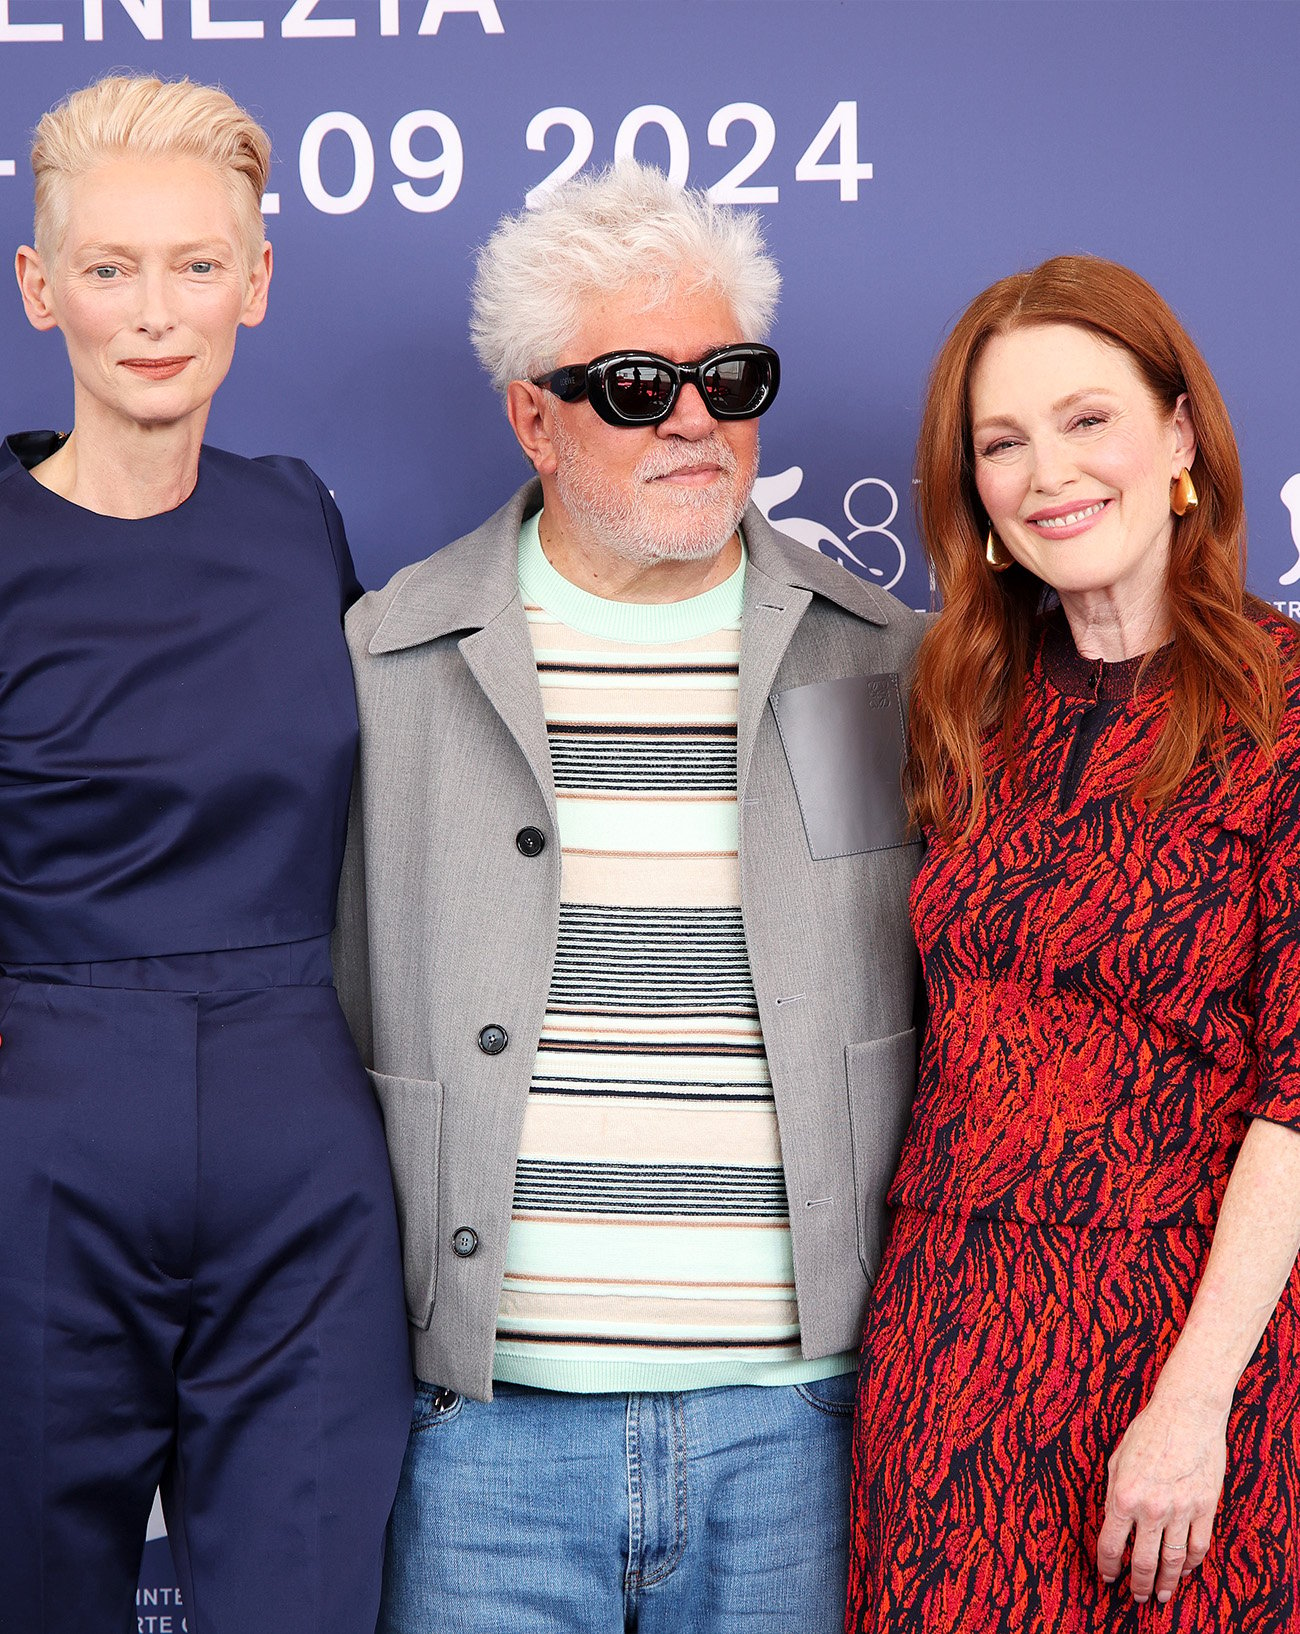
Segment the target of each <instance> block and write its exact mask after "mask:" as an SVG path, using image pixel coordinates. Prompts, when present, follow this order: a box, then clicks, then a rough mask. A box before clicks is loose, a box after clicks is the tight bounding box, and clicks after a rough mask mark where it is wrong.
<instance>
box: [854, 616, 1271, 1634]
mask: <svg viewBox="0 0 1300 1634" xmlns="http://www.w3.org/2000/svg"><path fill="white" fill-rule="evenodd" d="M1269 628H1270V630H1271V631H1272V633H1273V634H1274V636H1275V639H1276V640H1277V642H1278V645H1279V647H1280V648H1281V649H1282V651H1283V656H1284V660H1285V661H1286V662H1287V663H1288V664H1289V665H1290V664H1293V663H1294V660H1295V658H1296V656H1297V649H1298V648H1300V637H1298V636H1297V632H1296V631H1295V629H1294V627H1293V626H1291V625H1289V624H1287V623H1286V622H1285V621H1283V620H1281V619H1280V618H1279V619H1274V620H1270V622H1269ZM1137 668H1138V665H1137V662H1136V661H1134V662H1131V663H1124V664H1101V663H1092V662H1089V661H1087V660H1084V659H1082V658H1080V657H1079V656H1078V655H1077V653H1076V652H1075V650H1074V647H1073V645H1072V643H1071V641H1070V638H1069V633H1068V629H1067V628H1066V627H1065V624H1064V621H1063V620H1060V619H1059V615H1058V620H1057V622H1055V623H1054V624H1053V625H1051V626H1050V627H1049V629H1048V632H1047V635H1046V637H1045V640H1044V641H1043V643H1042V645H1041V647H1040V650H1039V652H1038V656H1037V658H1036V660H1035V663H1034V665H1033V667H1032V670H1031V673H1030V675H1029V678H1028V684H1027V688H1026V696H1025V716H1024V720H1025V729H1026V745H1027V747H1026V756H1025V760H1024V763H1023V768H1022V773H1021V776H1020V778H1019V780H1018V781H1014V782H1013V780H1012V778H1011V777H1010V776H1009V774H1007V772H1006V771H1005V770H1004V769H1000V768H999V767H997V766H996V765H995V761H994V757H993V755H992V753H990V760H989V766H990V783H989V798H988V804H987V808H986V812H985V815H984V818H983V820H982V821H981V823H980V825H979V827H978V829H977V831H976V833H975V835H974V837H973V841H972V843H969V844H965V845H962V844H945V843H943V842H942V841H939V840H938V839H936V838H935V837H934V836H933V835H931V836H930V837H929V839H930V845H929V850H928V854H927V857H926V861H925V864H924V866H923V868H922V870H921V872H920V874H919V875H918V877H917V880H916V884H915V886H914V888H913V898H912V913H913V922H914V925H915V929H916V935H917V940H918V943H919V945H920V949H921V955H922V959H923V961H924V966H925V981H926V991H927V996H928V999H929V1030H928V1033H927V1037H926V1041H925V1046H924V1049H923V1052H922V1060H921V1073H920V1083H919V1087H918V1091H917V1098H916V1104H915V1107H914V1109H913V1114H912V1125H911V1129H910V1131H909V1133H908V1137H907V1141H906V1144H905V1146H904V1149H903V1155H902V1160H901V1164H900V1167H899V1171H898V1177H897V1179H896V1181H895V1183H894V1189H893V1192H892V1199H893V1201H894V1203H895V1204H896V1205H897V1206H898V1213H897V1216H896V1218H895V1222H894V1228H893V1232H892V1236H891V1240H890V1243H889V1247H888V1250H887V1252H886V1255H885V1260H884V1263H883V1265H882V1267H881V1270H880V1275H879V1278H878V1280H877V1282H876V1286H875V1290H874V1294H873V1302H872V1306H871V1309H870V1311H869V1314H868V1318H867V1325H866V1331H865V1334H864V1338H863V1364H862V1376H861V1381H860V1385H859V1402H858V1407H859V1412H858V1420H857V1428H856V1439H855V1445H854V1493H853V1557H852V1563H851V1572H850V1587H849V1606H848V1617H847V1625H846V1626H847V1628H848V1629H849V1630H850V1631H853V1634H857V1631H861V1634H1067V1631H1068V1634H1084V1631H1085V1630H1086V1631H1087V1634H1096V1631H1102V1634H1147V1631H1155V1630H1161V1631H1168V1634H1193V1631H1194V1634H1210V1631H1214V1634H1228V1631H1231V1634H1297V1631H1300V1449H1298V1441H1300V1419H1298V1418H1297V1413H1296V1408H1297V1405H1298V1404H1300V1276H1297V1275H1294V1274H1293V1276H1292V1279H1291V1282H1290V1285H1289V1287H1288V1289H1287V1291H1286V1292H1285V1293H1284V1295H1283V1297H1282V1300H1281V1303H1280V1304H1279V1306H1278V1309H1277V1312H1276V1314H1275V1315H1274V1317H1273V1320H1272V1321H1271V1323H1270V1324H1269V1327H1268V1330H1267V1332H1266V1333H1265V1335H1264V1338H1263V1341H1262V1343H1261V1345H1260V1347H1259V1349H1258V1351H1257V1352H1256V1354H1255V1357H1254V1359H1253V1360H1252V1362H1251V1363H1250V1365H1249V1367H1248V1368H1247V1370H1246V1372H1245V1373H1244V1374H1243V1376H1242V1379H1241V1383H1240V1385H1239V1387H1238V1391H1237V1395H1236V1400H1235V1405H1234V1409H1233V1413H1232V1417H1231V1421H1230V1424H1229V1431H1228V1473H1227V1481H1226V1484H1225V1487H1224V1492H1223V1499H1222V1503H1221V1506H1220V1510H1219V1515H1218V1519H1217V1521H1216V1523H1215V1532H1214V1541H1213V1543H1212V1545H1211V1549H1210V1553H1209V1555H1208V1557H1207V1559H1206V1560H1205V1562H1204V1564H1203V1565H1202V1566H1201V1567H1200V1569H1199V1570H1198V1571H1197V1572H1196V1573H1195V1574H1194V1575H1193V1576H1191V1577H1190V1578H1188V1579H1186V1580H1185V1581H1184V1582H1183V1583H1182V1584H1181V1585H1180V1586H1179V1587H1178V1589H1176V1590H1175V1593H1174V1597H1173V1599H1172V1601H1171V1602H1170V1603H1169V1605H1168V1606H1167V1607H1164V1608H1161V1607H1159V1606H1157V1605H1156V1603H1155V1602H1154V1601H1152V1602H1150V1603H1148V1604H1147V1605H1145V1606H1138V1605H1137V1604H1136V1603H1135V1602H1134V1600H1133V1598H1132V1593H1131V1589H1130V1587H1129V1584H1128V1578H1127V1573H1125V1575H1124V1576H1122V1577H1121V1578H1120V1580H1119V1582H1117V1583H1115V1584H1113V1585H1107V1584H1105V1583H1103V1582H1102V1580H1101V1578H1100V1576H1099V1575H1098V1572H1097V1566H1096V1543H1097V1533H1098V1531H1099V1529H1100V1526H1101V1521H1102V1509H1103V1504H1104V1501H1105V1495H1106V1460H1107V1458H1108V1457H1109V1455H1110V1453H1111V1452H1112V1451H1113V1449H1114V1447H1115V1446H1116V1444H1117V1442H1118V1441H1119V1439H1120V1436H1121V1435H1122V1433H1123V1431H1124V1429H1125V1428H1126V1427H1127V1425H1128V1424H1129V1422H1130V1421H1131V1420H1132V1418H1133V1417H1134V1416H1135V1415H1136V1413H1137V1412H1138V1411H1139V1409H1140V1408H1141V1407H1142V1406H1143V1404H1144V1402H1145V1400H1146V1398H1147V1396H1148V1394H1149V1392H1150V1389H1151V1386H1152V1383H1153V1382H1154V1379H1155V1377H1156V1374H1157V1372H1158V1370H1159V1367H1160V1364H1161V1362H1162V1360H1163V1358H1164V1357H1165V1356H1166V1355H1167V1354H1168V1351H1169V1349H1170V1347H1171V1346H1172V1344H1173V1342H1174V1341H1175V1340H1176V1338H1177V1337H1178V1334H1179V1331H1180V1329H1181V1327H1182V1324H1183V1321H1184V1319H1185V1316H1186V1312H1187V1309H1188V1306H1189V1304H1190V1302H1191V1299H1192V1295H1193V1294H1194V1292H1195V1290H1196V1283H1197V1278H1198V1276H1199V1274H1200V1269H1201V1267H1202V1266H1203V1264H1204V1262H1205V1258H1206V1254H1207V1252H1208V1250H1209V1244H1210V1237H1211V1233H1212V1231H1213V1227H1214V1222H1215V1218H1216V1215H1217V1211H1218V1206H1219V1202H1220V1200H1221V1198H1222V1196H1223V1191H1224V1187H1225V1186H1226V1184H1227V1180H1228V1176H1229V1173H1230V1171H1231V1168H1232V1164H1233V1159H1234V1157H1235V1155H1236V1152H1237V1149H1238V1147H1239V1146H1240V1143H1241V1141H1242V1138H1243V1137H1244V1135H1245V1132H1246V1129H1247V1127H1248V1124H1249V1121H1250V1119H1251V1118H1252V1117H1266V1118H1270V1119H1273V1120H1276V1121H1278V1122H1281V1123H1285V1124H1289V1125H1291V1126H1292V1127H1296V1128H1300V680H1297V679H1296V678H1294V672H1293V678H1292V680H1291V681H1290V682H1289V703H1288V708H1287V712H1286V715H1285V717H1284V722H1283V729H1282V737H1281V741H1280V743H1279V745H1278V747H1277V751H1276V753H1275V754H1274V755H1270V754H1267V753H1263V752H1260V751H1258V750H1256V749H1255V748H1254V747H1253V745H1251V744H1250V743H1249V742H1248V741H1247V740H1246V739H1245V737H1244V734H1243V735H1242V736H1241V737H1240V738H1239V739H1237V740H1235V741H1234V749H1233V755H1232V766H1231V772H1232V775H1231V786H1230V787H1227V788H1225V787H1224V786H1223V784H1222V782H1221V780H1220V779H1218V778H1217V777H1216V776H1215V775H1214V774H1213V773H1212V772H1211V771H1210V770H1209V769H1208V768H1205V769H1198V770H1197V771H1196V772H1194V773H1193V775H1192V776H1191V778H1190V779H1189V780H1188V782H1187V784H1186V785H1185V786H1184V788H1183V789H1182V791H1180V793H1179V795H1178V796H1177V798H1176V799H1175V800H1174V801H1173V802H1172V803H1171V804H1170V805H1169V806H1167V807H1166V808H1165V809H1164V810H1163V811H1160V812H1158V813H1152V812H1150V811H1148V810H1145V809H1144V808H1143V807H1142V806H1141V805H1140V804H1139V803H1137V802H1135V801H1133V800H1131V799H1128V798H1125V797H1124V795H1123V794H1122V792H1121V791H1122V790H1123V788H1124V786H1125V785H1126V784H1128V783H1129V782H1130V781H1131V779H1132V776H1133V771H1134V768H1135V767H1137V766H1140V765H1141V764H1142V762H1143V759H1144V757H1145V755H1146V753H1147V752H1148V750H1149V748H1150V746H1151V743H1152V741H1153V739H1154V735H1155V733H1156V731H1157V730H1158V728H1159V725H1160V723H1161V720H1162V719H1163V713H1164V710H1165V707H1166V705H1167V693H1166V691H1165V687H1164V683H1163V681H1162V678H1161V673H1160V665H1159V662H1158V661H1157V663H1156V664H1154V665H1153V666H1152V667H1151V668H1150V669H1149V670H1148V673H1147V675H1146V677H1145V678H1144V679H1143V681H1142V683H1141V684H1140V686H1139V691H1138V693H1137V695H1136V697H1135V696H1134V692H1133V685H1134V680H1135V676H1136V672H1137Z"/></svg>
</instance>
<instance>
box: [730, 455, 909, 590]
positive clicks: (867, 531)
mask: <svg viewBox="0 0 1300 1634" xmlns="http://www.w3.org/2000/svg"><path fill="white" fill-rule="evenodd" d="M802 482H803V467H802V466H800V465H791V466H788V467H787V468H786V469H785V470H784V471H779V472H777V474H776V475H775V476H771V477H759V479H758V481H757V482H755V484H754V504H755V505H756V506H757V507H758V509H759V510H760V511H761V512H762V513H763V515H764V516H765V517H766V518H767V520H768V521H769V522H770V523H771V524H772V526H773V527H774V528H776V529H777V530H778V531H779V532H781V533H784V534H787V535H788V536H789V537H790V538H791V539H797V540H798V541H799V543H800V544H801V545H807V546H808V548H809V549H810V550H816V551H820V552H821V554H822V555H823V556H830V557H832V558H833V559H834V560H835V561H837V562H839V563H840V564H841V565H842V566H844V567H847V568H849V569H850V570H851V571H852V572H855V573H857V574H858V576H859V577H860V578H864V579H869V580H870V581H871V583H872V584H875V585H877V586H878V587H879V588H880V589H881V590H892V589H893V588H894V586H895V585H896V584H897V583H898V581H899V580H900V579H901V578H902V576H903V570H904V568H905V567H906V566H907V550H906V548H905V547H904V545H903V542H902V540H901V539H900V538H899V537H898V535H897V534H896V533H895V532H894V531H893V526H892V524H893V521H894V518H895V517H896V516H897V515H898V495H897V494H896V493H895V492H894V490H893V488H892V487H891V486H890V484H889V483H887V482H886V481H885V480H884V478H883V477H859V479H858V480H857V481H856V482H855V483H853V484H852V486H851V487H850V488H849V490H848V492H847V493H846V494H845V495H844V515H845V518H846V519H847V521H848V523H849V530H848V531H847V532H846V533H845V534H844V536H843V538H841V537H840V535H839V534H838V533H836V532H835V530H834V528H830V527H827V526H826V524H825V523H824V522H815V521H814V520H813V519H812V518H811V517H808V516H774V515H773V514H772V513H773V511H775V510H778V509H779V508H780V507H781V506H783V505H785V504H787V503H788V502H789V501H790V500H792V499H793V498H794V496H795V495H796V494H797V493H798V492H799V488H800V485H801V484H802Z"/></svg>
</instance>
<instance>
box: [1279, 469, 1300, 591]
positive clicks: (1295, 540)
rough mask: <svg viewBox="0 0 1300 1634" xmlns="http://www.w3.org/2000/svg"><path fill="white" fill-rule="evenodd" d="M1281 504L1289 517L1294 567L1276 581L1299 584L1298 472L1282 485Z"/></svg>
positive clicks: (1299, 489) (1299, 482)
mask: <svg viewBox="0 0 1300 1634" xmlns="http://www.w3.org/2000/svg"><path fill="white" fill-rule="evenodd" d="M1281 500H1282V503H1283V504H1284V505H1285V506H1286V508H1287V511H1288V512H1289V513H1290V516H1291V542H1292V544H1293V545H1294V546H1295V566H1294V567H1289V568H1288V569H1287V570H1286V572H1285V573H1283V574H1282V576H1281V577H1280V578H1279V579H1278V581H1277V582H1278V583H1279V584H1297V583H1300V471H1297V472H1296V474H1295V475H1294V476H1293V477H1288V478H1287V480H1286V481H1285V482H1284V483H1283V484H1282V493H1281Z"/></svg>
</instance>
